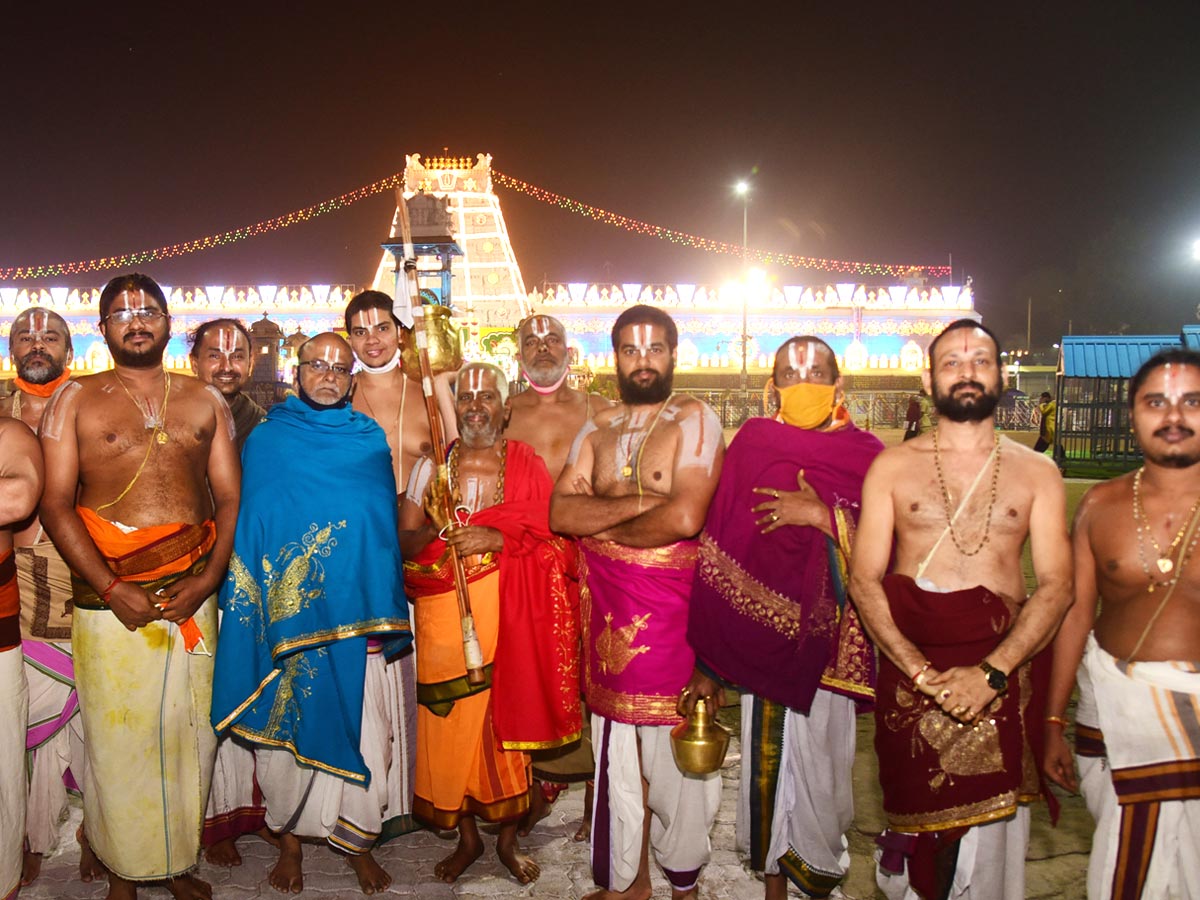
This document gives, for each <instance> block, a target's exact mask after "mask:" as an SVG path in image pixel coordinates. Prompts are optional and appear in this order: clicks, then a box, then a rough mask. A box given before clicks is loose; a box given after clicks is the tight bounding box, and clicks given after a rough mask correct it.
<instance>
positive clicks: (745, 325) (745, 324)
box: [733, 181, 750, 404]
mask: <svg viewBox="0 0 1200 900" xmlns="http://www.w3.org/2000/svg"><path fill="white" fill-rule="evenodd" d="M733 189H734V191H735V192H736V193H737V195H738V196H739V197H741V198H742V403H743V404H744V403H745V402H746V392H747V391H748V390H749V389H750V373H749V372H748V371H747V369H746V360H747V357H748V356H749V352H748V348H749V346H750V334H749V321H748V314H747V305H748V304H749V297H748V296H747V294H748V290H747V287H748V286H747V284H746V257H747V256H748V250H749V248H748V242H747V236H748V230H747V226H748V225H749V224H750V183H749V182H747V181H739V182H738V183H737V184H736V185H734V188H733Z"/></svg>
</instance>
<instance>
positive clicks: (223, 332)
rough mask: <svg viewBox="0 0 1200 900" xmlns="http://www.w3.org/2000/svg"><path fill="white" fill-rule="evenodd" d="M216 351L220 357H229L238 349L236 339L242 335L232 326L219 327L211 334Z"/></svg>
mask: <svg viewBox="0 0 1200 900" xmlns="http://www.w3.org/2000/svg"><path fill="white" fill-rule="evenodd" d="M212 334H213V337H214V338H215V343H216V350H217V351H218V352H219V353H221V355H222V356H230V355H232V354H233V352H234V351H235V350H237V349H238V338H240V337H242V336H243V335H242V333H241V332H240V331H238V329H237V328H236V327H235V326H233V325H220V326H218V327H217V328H216V329H215V330H214V331H213V332H212Z"/></svg>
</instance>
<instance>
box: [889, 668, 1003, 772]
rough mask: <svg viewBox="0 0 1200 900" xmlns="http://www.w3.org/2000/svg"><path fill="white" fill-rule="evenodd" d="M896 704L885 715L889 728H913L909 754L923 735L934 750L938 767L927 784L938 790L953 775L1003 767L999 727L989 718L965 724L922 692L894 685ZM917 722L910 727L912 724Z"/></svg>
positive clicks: (916, 747)
mask: <svg viewBox="0 0 1200 900" xmlns="http://www.w3.org/2000/svg"><path fill="white" fill-rule="evenodd" d="M896 706H897V707H898V709H896V710H890V711H889V712H888V713H887V715H886V716H885V717H884V724H885V725H886V726H887V728H888V729H889V730H891V731H900V730H901V729H907V728H912V755H913V756H914V757H915V756H917V754H918V753H919V752H920V750H921V746H920V742H921V739H922V738H923V739H924V741H925V743H927V744H928V745H929V746H930V747H931V748H932V749H933V750H934V751H936V752H937V757H938V763H937V768H935V769H933V770H932V771H931V773H930V776H929V788H930V790H932V791H933V792H935V793H936V792H937V791H938V790H940V789H941V787H942V786H943V785H944V784H947V783H950V784H953V782H954V776H955V775H988V774H991V773H993V772H999V771H1001V770H1003V768H1004V758H1003V755H1002V753H1001V751H1000V730H999V728H998V727H997V726H996V725H995V724H993V720H991V719H983V720H981V721H980V722H979V723H978V724H977V725H974V726H972V727H967V726H965V725H962V724H960V723H959V721H958V720H957V719H954V718H952V717H951V716H949V715H947V714H946V713H945V712H943V711H942V710H941V709H940V708H939V707H938V706H936V705H935V704H934V703H933V701H932V700H930V699H929V697H927V696H926V695H924V694H917V693H914V692H913V691H911V690H910V689H909V688H908V686H907V685H905V684H897V685H896ZM914 725H915V726H916V727H915V728H913V726H914Z"/></svg>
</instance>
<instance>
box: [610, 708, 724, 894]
mask: <svg viewBox="0 0 1200 900" xmlns="http://www.w3.org/2000/svg"><path fill="white" fill-rule="evenodd" d="M592 734H593V735H594V736H595V750H596V802H595V808H594V809H593V812H592V873H593V878H594V879H595V881H596V884H598V885H600V886H601V887H603V888H606V889H607V890H613V891H623V890H626V889H627V888H628V887H629V886H630V885H631V884H632V883H633V881H634V879H635V878H636V877H637V872H638V866H639V864H640V862H641V853H642V840H643V834H642V829H643V823H644V820H645V812H646V809H647V808H648V809H649V810H650V813H651V817H650V848H651V849H652V850H653V851H654V858H655V859H656V860H657V861H658V864H659V865H660V866H661V867H662V870H663V873H664V874H665V875H666V876H667V880H668V881H670V882H671V885H672V886H673V887H674V888H675V889H676V890H679V891H686V890H689V889H690V888H692V887H693V886H694V885H695V884H696V881H697V879H699V877H700V870H701V869H702V868H703V867H704V864H705V863H706V862H708V858H709V854H710V850H711V847H710V844H709V838H708V832H709V830H710V829H711V828H712V824H713V821H714V820H715V819H716V817H717V810H718V809H719V807H720V805H721V774H720V773H719V772H713V773H712V774H710V775H702V776H701V775H685V774H684V773H683V772H680V771H679V767H678V766H677V765H675V758H674V756H673V755H672V753H671V729H670V727H669V726H666V725H627V724H625V723H623V722H615V721H613V720H611V719H606V718H604V717H603V716H600V715H596V714H595V713H593V714H592ZM643 779H645V781H646V782H647V784H648V785H649V791H648V793H647V794H646V797H645V800H644V801H643V795H642V780H643Z"/></svg>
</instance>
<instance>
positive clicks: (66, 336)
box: [8, 306, 74, 384]
mask: <svg viewBox="0 0 1200 900" xmlns="http://www.w3.org/2000/svg"><path fill="white" fill-rule="evenodd" d="M8 344H9V351H10V353H11V355H12V360H13V364H14V365H15V366H16V367H17V375H18V376H19V377H20V378H22V379H23V380H24V381H27V382H29V383H30V384H49V383H50V382H51V381H53V380H54V379H56V378H58V377H59V376H60V375H62V373H63V371H64V370H65V369H66V367H67V366H69V365H70V364H71V361H72V359H74V351H73V350H72V347H71V330H70V328H69V327H68V326H67V322H66V320H65V319H64V318H63V317H62V316H60V315H59V314H58V313H56V312H54V311H53V310H49V309H43V308H42V307H40V306H31V307H30V308H29V309H25V310H22V311H21V312H20V313H18V314H17V317H16V318H15V319H13V324H12V330H11V331H10V332H9V339H8Z"/></svg>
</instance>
